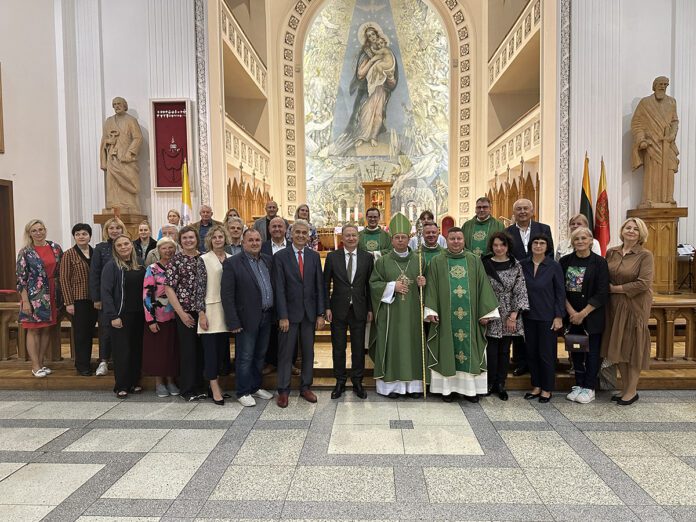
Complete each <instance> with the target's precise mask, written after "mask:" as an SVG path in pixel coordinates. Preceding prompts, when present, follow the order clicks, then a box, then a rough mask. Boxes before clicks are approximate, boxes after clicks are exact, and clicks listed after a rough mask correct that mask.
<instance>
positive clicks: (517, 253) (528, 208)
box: [505, 199, 554, 376]
mask: <svg viewBox="0 0 696 522" xmlns="http://www.w3.org/2000/svg"><path fill="white" fill-rule="evenodd" d="M512 213H513V215H514V216H515V222H514V223H513V224H512V225H510V226H509V227H507V228H506V229H505V231H506V232H507V233H508V234H510V237H512V249H511V253H512V255H513V256H514V257H515V259H517V260H518V261H522V260H523V259H526V258H528V257H531V255H532V250H531V248H530V245H529V238H531V237H534V236H536V235H539V234H544V235H546V236H547V237H548V238H549V241H548V243H546V255H547V256H551V257H552V258H553V253H554V250H553V239H552V237H551V227H549V226H548V225H546V224H544V223H539V222H538V221H532V216H533V215H534V205H533V204H532V202H531V201H529V200H528V199H518V200H517V201H515V203H514V204H513V205H512ZM512 361H513V363H514V364H515V369H514V370H513V371H512V374H513V375H516V376H519V375H524V374H525V373H527V372H528V371H529V370H528V368H527V358H526V350H525V344H524V337H514V338H513V344H512Z"/></svg>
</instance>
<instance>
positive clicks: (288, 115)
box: [278, 0, 478, 220]
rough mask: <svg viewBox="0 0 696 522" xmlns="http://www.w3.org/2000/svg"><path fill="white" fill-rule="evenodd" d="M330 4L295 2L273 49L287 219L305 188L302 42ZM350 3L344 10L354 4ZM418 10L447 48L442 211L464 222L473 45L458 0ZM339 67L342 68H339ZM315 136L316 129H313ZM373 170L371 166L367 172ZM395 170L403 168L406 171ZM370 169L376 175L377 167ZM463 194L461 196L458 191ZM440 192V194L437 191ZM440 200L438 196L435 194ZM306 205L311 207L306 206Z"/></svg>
mask: <svg viewBox="0 0 696 522" xmlns="http://www.w3.org/2000/svg"><path fill="white" fill-rule="evenodd" d="M331 1H332V0H324V1H317V0H315V1H313V2H310V1H308V0H299V1H297V2H295V4H294V5H293V8H292V9H291V10H290V12H289V13H288V14H287V15H286V19H285V20H286V22H285V26H284V27H285V32H284V34H283V35H282V37H281V41H282V46H281V49H279V51H278V52H279V53H280V56H281V59H280V62H279V72H280V77H281V81H280V85H281V86H282V92H281V93H280V94H279V100H278V102H279V107H280V108H281V110H280V111H279V117H280V121H279V123H280V124H282V128H283V134H282V135H283V139H282V141H281V149H282V152H283V163H282V169H281V172H282V174H281V175H280V182H281V186H280V188H281V191H282V193H281V194H280V199H281V200H282V202H283V206H284V210H283V212H284V213H285V214H286V215H288V216H292V215H293V214H294V212H295V209H296V206H297V204H298V203H299V202H300V200H301V199H303V198H304V196H305V194H306V193H307V192H306V188H307V183H306V178H305V172H306V162H305V151H306V143H305V135H306V121H305V115H306V111H305V107H304V86H305V84H306V83H307V81H306V80H305V78H310V77H311V75H312V74H313V73H312V71H308V70H305V69H304V61H303V56H304V55H303V52H304V46H305V41H306V37H307V34H308V31H309V29H310V27H311V25H312V23H313V21H314V20H315V19H316V17H317V16H318V13H320V12H321V10H322V7H324V6H325V5H326V4H327V3H329V2H331ZM356 1H357V0H350V1H349V2H346V3H348V4H351V5H352V4H355V3H356ZM398 1H401V0H379V1H375V2H368V3H369V4H370V5H369V6H368V11H370V9H371V7H372V6H375V9H379V5H386V4H389V5H391V4H392V3H393V2H398ZM419 1H420V2H422V3H423V5H425V6H427V7H428V8H430V9H432V10H433V11H435V12H436V13H437V15H438V16H439V17H440V19H441V21H442V24H443V26H444V32H445V34H446V39H447V45H448V47H449V59H448V62H449V63H448V75H449V80H448V83H449V87H448V89H449V100H450V103H449V110H448V114H447V115H446V117H447V120H448V125H449V141H448V150H447V158H448V160H447V164H448V176H449V177H448V184H447V189H448V193H449V196H448V198H447V200H448V202H447V206H448V208H449V214H452V215H454V216H456V217H458V219H459V220H463V219H464V218H468V217H469V216H468V213H469V208H470V201H469V200H470V198H471V197H472V196H471V195H472V194H473V191H471V190H469V189H470V180H473V177H472V176H471V172H470V169H471V167H472V165H473V161H472V157H471V153H472V152H471V151H473V150H477V149H476V146H475V143H474V141H475V133H474V132H473V130H472V127H473V124H474V122H476V121H478V119H477V117H476V110H477V109H476V107H474V105H473V103H472V98H473V96H472V93H473V92H474V87H473V86H474V85H475V77H474V66H473V65H474V63H473V62H474V56H475V53H474V44H473V38H472V34H471V32H472V27H471V22H470V20H469V17H468V15H467V13H466V10H465V7H464V5H463V2H462V0H419ZM342 63H343V62H342ZM318 132H321V129H318ZM373 167H374V166H373ZM399 167H400V168H408V165H405V167H401V165H399ZM375 168H376V169H379V163H378V164H377V167H375ZM462 189H466V190H462ZM440 190H441V189H440ZM441 194H442V190H441ZM308 202H309V204H310V205H312V204H313V202H312V201H308Z"/></svg>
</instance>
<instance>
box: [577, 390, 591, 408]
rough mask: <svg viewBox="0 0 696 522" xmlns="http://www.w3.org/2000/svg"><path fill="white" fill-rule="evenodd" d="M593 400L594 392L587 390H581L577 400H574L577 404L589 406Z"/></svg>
mask: <svg viewBox="0 0 696 522" xmlns="http://www.w3.org/2000/svg"><path fill="white" fill-rule="evenodd" d="M594 399H595V393H594V390H590V389H589V388H583V389H582V391H581V392H580V393H579V394H578V396H577V398H576V399H575V402H579V403H580V404H589V403H590V402H592V401H593V400H594Z"/></svg>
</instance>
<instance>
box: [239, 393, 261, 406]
mask: <svg viewBox="0 0 696 522" xmlns="http://www.w3.org/2000/svg"><path fill="white" fill-rule="evenodd" d="M237 400H238V401H239V404H241V405H242V406H244V407H246V408H250V407H252V406H256V401H255V400H254V398H253V397H252V396H251V395H242V396H241V397H240V398H239V399H237Z"/></svg>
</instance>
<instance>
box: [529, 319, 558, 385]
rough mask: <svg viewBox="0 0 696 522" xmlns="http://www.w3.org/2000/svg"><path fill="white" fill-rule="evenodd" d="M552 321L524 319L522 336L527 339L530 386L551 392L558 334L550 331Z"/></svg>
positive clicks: (554, 381)
mask: <svg viewBox="0 0 696 522" xmlns="http://www.w3.org/2000/svg"><path fill="white" fill-rule="evenodd" d="M552 324H553V321H535V320H533V319H524V335H525V337H526V339H527V365H528V366H529V373H530V374H531V376H532V386H533V387H534V388H541V389H542V390H544V391H549V392H550V391H553V389H554V387H555V384H556V352H557V351H558V344H557V343H558V334H557V333H556V332H554V331H553V330H552V329H551V325H552Z"/></svg>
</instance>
